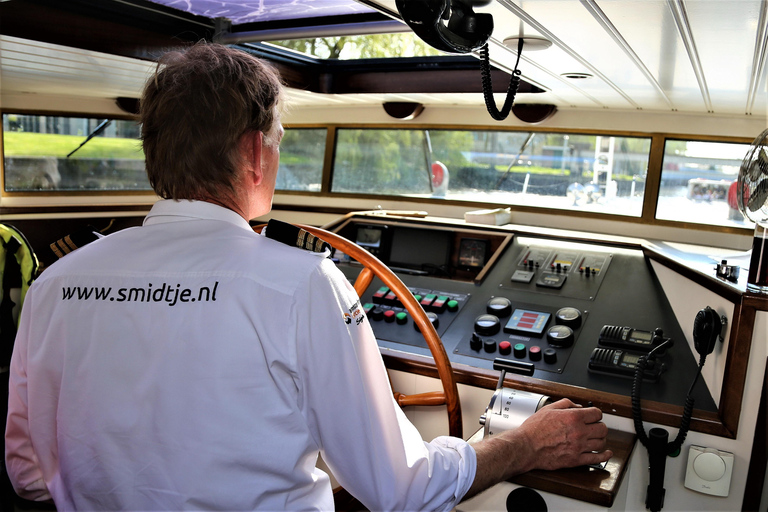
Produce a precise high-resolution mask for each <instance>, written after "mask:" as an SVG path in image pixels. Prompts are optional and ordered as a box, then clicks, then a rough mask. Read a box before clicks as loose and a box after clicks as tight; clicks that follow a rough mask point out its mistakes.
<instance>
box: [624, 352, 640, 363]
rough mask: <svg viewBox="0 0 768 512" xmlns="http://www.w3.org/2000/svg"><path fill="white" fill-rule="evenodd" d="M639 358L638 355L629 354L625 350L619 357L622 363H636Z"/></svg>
mask: <svg viewBox="0 0 768 512" xmlns="http://www.w3.org/2000/svg"><path fill="white" fill-rule="evenodd" d="M639 360H640V356H639V355H635V354H629V353H627V352H624V356H623V357H622V358H621V362H622V363H624V364H633V365H634V364H637V362H638V361H639Z"/></svg>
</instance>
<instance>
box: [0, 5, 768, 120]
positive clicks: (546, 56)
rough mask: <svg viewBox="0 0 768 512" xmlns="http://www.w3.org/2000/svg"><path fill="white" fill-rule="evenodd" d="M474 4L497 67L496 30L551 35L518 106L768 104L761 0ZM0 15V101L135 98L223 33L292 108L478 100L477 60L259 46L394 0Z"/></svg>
mask: <svg viewBox="0 0 768 512" xmlns="http://www.w3.org/2000/svg"><path fill="white" fill-rule="evenodd" d="M476 11H478V12H488V13H491V14H492V15H493V19H494V27H495V28H494V31H493V34H492V36H491V39H490V41H489V48H490V56H491V61H492V63H493V64H494V65H495V66H496V67H497V68H499V69H500V70H502V71H506V72H509V71H511V69H512V68H513V67H514V63H515V60H516V57H517V47H516V46H515V45H512V47H507V46H505V44H504V42H503V41H504V39H506V38H510V37H513V38H514V37H519V36H521V35H523V36H524V37H531V36H538V37H542V38H545V39H546V40H548V41H550V42H551V46H549V47H548V48H546V49H541V50H533V49H530V50H529V49H528V48H527V47H526V48H524V49H523V52H522V56H521V61H520V70H521V71H522V77H523V80H524V81H525V84H524V86H523V89H522V90H521V93H520V94H519V96H518V100H517V103H518V104H524V103H542V104H552V105H555V106H557V107H558V108H559V109H586V110H594V109H600V110H616V111H628V110H631V111H637V110H642V111H647V112H667V113H669V112H684V113H696V114H712V115H727V116H747V117H751V116H758V117H765V116H766V112H767V111H768V84H767V82H768V78H767V75H768V69H767V68H768V66H766V64H765V61H766V58H767V57H768V55H767V53H768V52H767V47H768V2H766V1H765V0H685V1H684V0H580V1H574V0H517V1H514V2H513V1H509V0H495V1H493V2H491V3H490V4H489V5H487V6H484V7H478V8H476ZM225 18H226V19H225ZM0 20H1V21H0V33H1V34H2V35H0V73H1V75H0V87H2V95H3V96H5V95H14V94H30V93H37V94H47V95H68V96H73V95H74V96H83V97H93V96H97V97H104V98H111V97H114V98H117V97H129V98H131V97H132V98H135V97H138V95H139V93H140V90H141V86H142V84H143V82H144V80H145V79H146V77H147V76H148V74H149V73H150V72H151V70H152V69H153V59H154V58H156V57H157V55H159V54H160V53H161V51H162V50H163V49H167V48H169V47H172V46H178V45H180V44H188V43H190V42H194V41H196V40H200V39H213V38H214V37H221V36H222V34H223V35H224V36H225V37H224V39H223V40H225V41H228V42H229V41H236V40H237V41H239V43H238V44H243V45H244V46H247V47H249V48H250V49H251V50H252V51H254V52H256V53H258V54H259V55H262V56H264V57H266V58H270V59H272V60H273V62H275V63H276V64H277V65H278V67H279V68H280V70H281V72H282V73H283V76H284V78H285V80H286V82H287V84H288V85H289V86H290V87H291V89H290V97H291V101H292V103H293V104H294V105H297V106H313V105H317V106H328V105H333V104H338V105H340V106H341V105H368V104H381V103H383V102H391V101H414V102H418V103H422V104H424V105H477V106H479V107H481V108H484V107H482V106H483V105H484V101H483V96H482V93H481V92H480V91H481V88H480V72H479V68H478V67H477V65H476V57H477V56H476V55H466V56H459V57H458V58H447V57H435V58H434V59H432V60H429V59H431V58H424V59H422V60H418V59H417V60H415V61H412V62H415V64H407V63H405V62H404V61H402V60H398V61H397V62H396V63H392V64H391V65H390V64H387V63H383V62H378V61H377V62H373V63H371V62H370V61H362V60H361V61H336V62H327V61H320V60H317V59H310V58H307V57H303V56H298V55H286V54H285V52H283V51H282V50H278V49H276V48H275V47H274V46H273V45H270V44H269V41H271V40H276V39H288V38H291V37H311V36H312V35H318V36H323V35H328V34H329V33H336V34H346V33H353V32H354V33H367V32H375V31H380V30H383V29H386V30H387V31H400V32H402V31H407V30H408V28H407V26H406V25H405V24H403V23H402V22H401V20H400V19H399V15H398V12H397V9H396V6H395V2H394V0H392V1H388V0H386V1H385V0H376V1H364V2H363V1H361V2H354V1H350V0H332V1H326V2H324V1H321V0H290V1H278V0H258V1H245V0H240V1H237V2H228V1H226V0H218V1H215V2H214V1H206V0H183V1H182V0H158V1H156V2H150V1H144V0H98V1H97V0H69V1H67V2H60V1H53V0H5V1H2V0H0ZM227 20H229V22H227ZM230 22H231V24H230ZM227 37H228V38H229V39H227ZM433 61H434V62H435V64H434V65H431V64H429V62H433ZM502 71H499V72H497V73H496V74H495V75H494V90H495V91H497V93H498V94H497V96H496V99H497V103H498V104H501V102H502V101H503V94H501V93H502V92H503V91H504V90H505V89H506V87H507V81H508V75H507V74H506V73H504V72H502ZM404 73H409V74H404ZM569 76H571V77H573V76H579V77H585V76H586V77H587V78H569ZM407 77H410V78H407ZM329 84H331V85H329ZM537 90H540V91H541V92H533V91H537ZM0 106H1V105H0Z"/></svg>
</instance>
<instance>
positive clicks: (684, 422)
mask: <svg viewBox="0 0 768 512" xmlns="http://www.w3.org/2000/svg"><path fill="white" fill-rule="evenodd" d="M667 343H669V342H664V343H662V344H661V345H659V346H658V347H656V348H654V349H653V350H652V351H651V352H650V353H649V354H648V355H646V356H642V357H641V358H640V360H639V361H638V362H637V367H636V368H635V378H634V381H633V383H632V395H631V401H632V419H633V420H634V423H635V433H636V434H637V439H638V440H639V441H640V442H641V443H642V445H643V446H646V447H647V446H648V435H647V434H646V433H645V428H644V427H643V410H642V408H641V407H640V392H641V389H642V382H643V373H644V372H645V368H646V367H647V366H648V362H649V361H650V360H651V359H652V358H655V357H656V352H657V351H661V350H664V348H663V347H666V345H667ZM706 359H707V356H706V355H704V354H702V355H701V357H700V358H699V369H698V371H697V372H696V376H695V377H694V379H693V382H692V383H691V387H690V389H689V390H688V395H687V396H686V397H685V404H684V405H683V416H682V418H681V420H680V428H679V430H678V432H677V437H675V440H674V441H671V442H669V443H667V454H668V455H669V454H671V453H674V452H676V451H677V450H679V449H680V448H681V447H682V446H683V443H684V442H685V438H686V436H687V435H688V430H689V428H690V426H691V417H692V416H693V404H694V402H695V399H694V398H693V396H692V394H693V387H694V386H695V385H696V382H697V381H698V380H699V376H700V375H701V369H702V368H703V367H704V362H705V361H706Z"/></svg>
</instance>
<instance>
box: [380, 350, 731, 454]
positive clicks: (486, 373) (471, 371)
mask: <svg viewBox="0 0 768 512" xmlns="http://www.w3.org/2000/svg"><path fill="white" fill-rule="evenodd" d="M381 353H382V357H383V358H384V363H385V365H386V366H387V368H389V369H391V370H397V371H402V372H407V373H413V374H416V375H422V376H425V377H431V378H436V377H437V372H436V371H435V369H434V365H433V364H432V362H431V360H429V359H427V358H424V357H423V356H418V355H414V354H409V353H406V352H400V351H394V350H390V349H386V348H382V349H381ZM453 372H454V374H455V376H456V382H457V383H459V384H466V385H468V386H473V387H479V388H484V389H496V385H497V384H498V380H499V374H498V372H496V371H493V370H486V369H483V368H476V367H471V366H467V365H462V364H456V363H453ZM504 383H505V385H506V386H511V387H514V388H515V389H520V390H523V391H529V392H532V393H539V394H543V395H548V396H550V397H552V398H554V399H559V398H569V399H571V400H572V401H574V402H575V403H578V404H581V405H587V404H588V403H590V402H591V403H592V404H593V405H594V406H596V407H598V408H600V409H601V410H602V411H603V412H604V413H606V414H612V415H616V416H622V417H626V418H631V417H632V404H631V399H630V397H628V396H623V395H616V394H613V393H606V392H602V391H595V390H590V389H585V388H581V387H578V386H571V385H568V384H561V383H557V382H549V381H545V380H540V379H536V378H533V377H524V376H520V375H511V376H510V375H509V374H508V375H507V377H506V379H505V380H504ZM642 406H643V420H644V421H649V422H653V423H658V424H661V425H667V426H670V427H679V426H680V417H681V416H682V414H683V407H682V406H676V405H669V404H663V403H660V402H653V401H648V400H643V401H642ZM691 429H692V430H695V431H697V432H703V433H705V434H711V435H715V436H719V437H727V438H731V439H733V438H735V432H731V431H730V430H728V429H726V428H725V427H724V425H723V423H722V421H721V420H720V417H719V415H718V414H717V413H715V412H709V411H702V410H700V409H694V412H693V419H692V420H691Z"/></svg>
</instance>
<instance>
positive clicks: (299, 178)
mask: <svg viewBox="0 0 768 512" xmlns="http://www.w3.org/2000/svg"><path fill="white" fill-rule="evenodd" d="M327 133H328V131H327V130H326V129H325V128H286V129H285V135H283V140H282V142H281V143H280V170H279V171H278V173H277V185H276V186H275V188H276V189H277V190H304V191H308V192H320V187H321V185H322V182H323V160H324V157H325V139H326V136H327Z"/></svg>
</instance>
